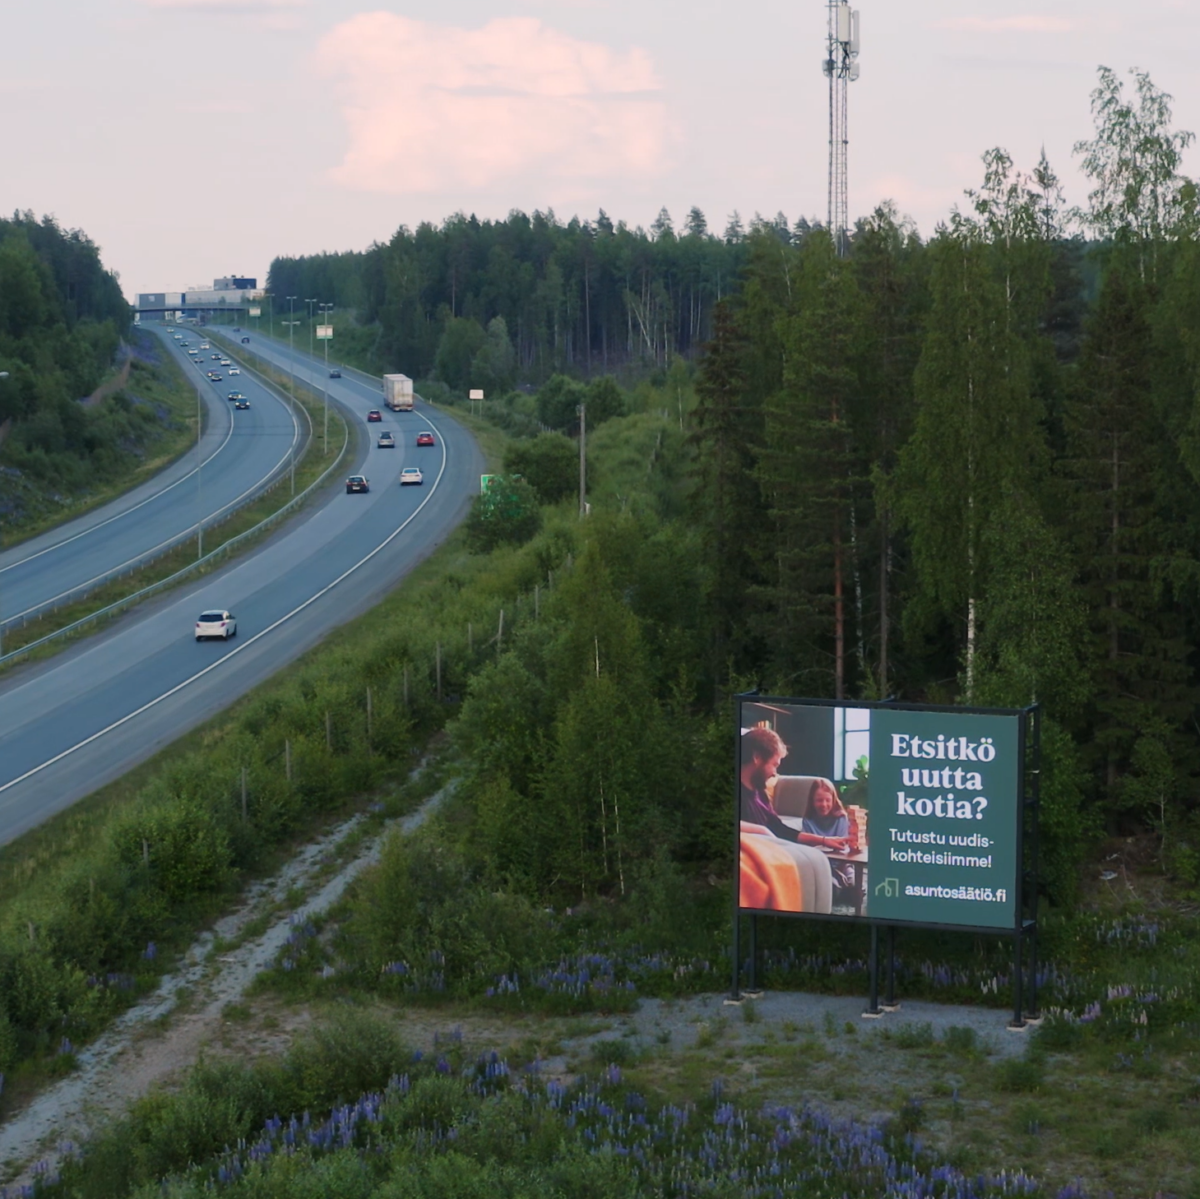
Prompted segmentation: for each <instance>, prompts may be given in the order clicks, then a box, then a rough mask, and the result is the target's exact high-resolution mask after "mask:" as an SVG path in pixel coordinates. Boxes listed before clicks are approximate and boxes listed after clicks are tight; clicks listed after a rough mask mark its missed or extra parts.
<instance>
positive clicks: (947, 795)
mask: <svg viewBox="0 0 1200 1199" xmlns="http://www.w3.org/2000/svg"><path fill="white" fill-rule="evenodd" d="M870 778H871V783H870V792H869V794H870V800H869V809H870V814H871V815H870V818H871V825H872V833H873V835H872V838H871V847H872V857H873V865H874V871H873V876H874V877H873V878H872V880H871V894H870V897H869V908H870V912H871V915H872V916H874V917H876V918H878V919H881V920H906V921H914V922H919V923H923V924H924V923H928V924H958V925H967V926H970V927H973V928H980V927H984V928H1012V927H1013V926H1014V925H1015V924H1016V919H1017V896H1018V889H1017V869H1018V866H1019V855H1018V852H1017V828H1018V814H1019V811H1020V806H1019V805H1020V796H1021V770H1020V717H1019V716H1017V715H1002V716H1000V715H991V714H989V715H976V714H967V713H959V712H911V711H909V712H904V711H889V710H887V709H876V710H875V711H873V712H872V713H871V776H870Z"/></svg>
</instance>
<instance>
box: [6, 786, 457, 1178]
mask: <svg viewBox="0 0 1200 1199" xmlns="http://www.w3.org/2000/svg"><path fill="white" fill-rule="evenodd" d="M452 789H453V785H450V786H447V787H444V788H443V789H442V790H441V791H439V792H437V794H435V795H433V796H432V797H431V798H429V799H428V800H426V801H425V803H424V804H422V806H421V807H420V808H419V809H418V810H417V811H416V812H413V813H412V814H411V815H409V816H406V817H404V818H402V819H400V820H398V821H396V822H394V823H395V824H396V825H398V826H399V827H400V828H401V829H402V830H403V831H404V832H411V831H412V830H413V829H415V828H417V827H418V826H419V825H420V824H422V823H423V822H424V820H425V819H426V817H428V816H429V815H430V813H432V812H433V811H434V810H435V809H436V808H437V807H438V806H439V805H440V804H441V802H442V801H443V800H444V799H445V798H446V796H447V795H448V794H449V793H450V791H451V790H452ZM362 819H363V817H362V816H354V817H352V818H351V819H349V820H347V821H345V822H343V823H342V824H340V825H338V826H337V827H336V828H334V829H333V830H332V831H330V832H329V833H327V834H326V835H325V836H324V837H321V838H320V839H319V840H317V841H314V842H313V843H311V844H310V845H307V846H305V847H304V849H303V850H302V851H301V852H300V853H298V854H297V855H296V856H295V857H294V858H293V859H292V860H291V861H289V862H288V863H287V865H286V866H284V867H283V868H282V869H281V870H280V871H279V873H278V874H276V875H275V876H274V877H273V878H271V879H268V880H265V881H261V882H256V883H253V884H252V885H251V886H250V887H249V888H248V889H247V891H246V895H245V899H244V901H243V903H242V904H241V906H240V907H239V908H238V909H237V910H236V911H235V912H232V913H230V914H229V915H228V916H225V917H223V918H222V919H221V920H219V921H218V922H217V923H216V924H215V925H214V926H213V928H212V929H211V930H208V931H205V932H203V933H201V934H200V935H199V936H198V937H197V938H196V940H195V942H194V943H193V945H192V946H191V948H190V949H189V950H188V952H187V954H186V955H185V957H184V960H183V962H182V964H181V965H180V968H179V969H178V970H176V971H175V972H174V973H172V974H168V975H164V976H163V978H162V980H161V981H160V983H159V986H158V988H157V989H156V990H155V992H154V993H153V994H152V995H148V996H147V997H146V998H145V999H143V1000H142V1001H141V1002H139V1003H138V1004H136V1005H135V1006H134V1007H132V1008H130V1009H129V1010H128V1011H126V1012H125V1013H123V1014H122V1015H121V1016H120V1017H119V1018H118V1019H117V1020H115V1021H114V1022H113V1024H112V1025H111V1026H110V1027H109V1028H108V1029H107V1030H106V1031H105V1032H104V1033H102V1034H101V1036H99V1037H98V1038H97V1039H96V1040H95V1041H94V1042H93V1043H92V1044H90V1045H88V1046H87V1047H86V1048H85V1049H82V1050H80V1052H79V1054H78V1057H77V1060H78V1063H79V1068H78V1069H77V1070H76V1071H75V1072H74V1073H73V1074H71V1075H69V1076H68V1077H66V1078H64V1079H62V1080H61V1081H59V1082H56V1083H55V1084H53V1085H52V1086H51V1087H49V1088H48V1089H47V1090H45V1091H43V1092H42V1093H41V1094H40V1095H39V1096H38V1097H37V1098H36V1099H34V1100H33V1102H32V1103H30V1104H29V1105H28V1106H27V1107H26V1108H25V1109H24V1110H22V1111H20V1112H18V1113H16V1114H15V1115H14V1116H13V1117H12V1118H11V1119H10V1120H8V1121H7V1122H6V1123H5V1124H3V1125H0V1180H4V1181H7V1182H9V1183H10V1184H11V1183H13V1182H16V1183H17V1184H20V1183H22V1182H29V1181H31V1179H32V1175H29V1174H27V1171H28V1170H29V1169H30V1167H31V1166H32V1165H33V1163H34V1162H35V1161H46V1162H48V1163H50V1164H51V1165H52V1164H53V1163H54V1161H55V1159H56V1158H57V1157H58V1156H59V1155H60V1152H61V1150H60V1148H59V1147H60V1146H65V1145H68V1144H71V1143H75V1144H77V1143H79V1142H80V1141H82V1140H85V1139H86V1137H87V1135H88V1133H89V1132H90V1131H91V1130H92V1129H93V1128H95V1127H96V1125H97V1124H98V1123H99V1122H100V1121H102V1120H103V1119H104V1118H105V1117H107V1116H110V1115H112V1114H114V1113H116V1112H118V1111H120V1110H121V1109H122V1108H123V1107H124V1106H125V1105H126V1104H128V1103H129V1102H130V1100H132V1099H134V1098H136V1097H137V1096H139V1095H141V1094H144V1093H145V1092H146V1091H147V1090H148V1089H149V1088H150V1087H151V1086H152V1085H153V1084H154V1083H156V1082H160V1081H162V1080H164V1079H166V1078H170V1077H171V1076H172V1075H174V1074H176V1073H177V1072H178V1071H179V1070H180V1069H181V1068H183V1067H185V1066H187V1065H189V1064H190V1063H191V1062H192V1061H194V1060H195V1058H196V1055H197V1053H198V1052H199V1050H200V1048H201V1046H202V1045H203V1044H204V1043H205V1042H206V1041H207V1040H209V1039H210V1038H211V1037H212V1036H213V1034H214V1033H215V1032H216V1031H217V1030H218V1029H219V1027H220V1025H221V1023H222V1019H223V1011H224V1009H225V1007H226V1005H228V1004H231V1003H236V1002H237V1001H238V1000H239V999H240V998H241V997H242V996H243V995H244V994H245V991H246V988H247V987H248V986H249V985H250V983H251V982H252V981H253V979H254V978H255V977H256V975H258V974H259V973H260V972H261V971H263V970H264V969H266V968H267V967H268V966H270V965H271V964H272V963H273V962H274V960H275V957H276V955H277V954H278V952H279V950H280V949H282V948H283V946H284V945H285V944H286V942H287V938H288V935H289V933H290V932H291V930H292V927H293V924H295V923H303V922H304V921H305V920H308V919H311V918H312V917H314V916H317V915H319V914H321V913H322V912H325V911H328V909H329V908H330V907H332V906H333V905H334V904H335V903H336V902H337V901H338V899H340V898H341V896H342V895H343V893H344V892H345V890H346V888H347V887H348V886H349V885H350V883H351V882H353V880H354V879H355V878H357V876H358V875H359V874H360V873H361V872H362V871H363V870H364V869H365V868H366V867H367V866H370V865H371V864H372V863H374V862H375V861H377V860H378V857H379V852H380V849H381V848H382V844H383V839H384V835H383V834H380V835H379V836H377V837H375V838H373V839H372V840H370V841H368V842H366V843H364V845H363V846H362V848H361V849H360V851H359V852H358V853H357V854H356V855H355V856H354V857H353V858H352V859H351V860H350V861H349V862H348V863H347V864H346V865H345V866H343V867H342V868H341V869H340V870H338V871H337V872H336V873H335V874H333V875H332V876H331V877H330V878H329V879H328V880H326V881H324V882H321V881H320V878H319V876H320V875H321V874H322V872H323V871H325V870H327V869H328V867H329V863H330V862H331V860H332V854H333V853H334V852H335V851H336V849H337V847H338V846H339V845H341V844H342V843H343V842H344V841H345V840H346V838H347V837H349V836H350V835H351V834H353V833H354V832H355V830H356V829H357V828H358V826H359V825H360V824H361V823H362ZM385 832H386V830H385ZM296 888H299V889H301V890H304V891H308V892H309V897H308V899H307V900H306V901H305V903H304V904H303V905H301V906H300V907H298V908H295V909H293V911H292V912H291V913H290V914H289V915H286V916H280V917H278V918H277V919H275V920H274V921H273V922H272V923H271V924H270V925H269V926H268V928H267V930H266V932H264V933H263V934H262V935H261V936H258V937H249V938H247V939H246V940H245V941H244V943H242V944H241V945H238V946H237V948H235V949H231V950H229V951H228V952H227V953H222V954H221V955H220V956H219V957H214V955H213V946H214V944H215V943H216V941H217V939H218V938H220V939H221V941H222V942H231V941H232V942H236V941H237V940H238V939H239V938H240V937H242V936H243V935H244V933H245V930H246V928H247V927H248V926H249V925H250V924H251V923H252V922H253V921H255V920H256V919H259V918H261V916H262V914H263V912H264V911H268V910H270V909H271V908H273V907H275V906H276V905H279V904H282V903H283V902H284V899H285V897H286V896H287V895H288V894H289V892H293V891H294V890H295V889H296ZM181 1006H183V1007H185V1010H183V1011H181V1012H177V1010H176V1009H178V1008H180V1007H181ZM173 1014H174V1018H173V1019H172V1020H171V1023H170V1024H169V1026H168V1027H167V1028H166V1029H165V1030H164V1031H162V1032H160V1033H157V1034H155V1032H154V1030H153V1028H152V1026H153V1024H154V1023H155V1022H156V1021H161V1020H163V1019H165V1018H166V1017H169V1016H172V1015H173Z"/></svg>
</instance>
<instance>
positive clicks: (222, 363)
mask: <svg viewBox="0 0 1200 1199" xmlns="http://www.w3.org/2000/svg"><path fill="white" fill-rule="evenodd" d="M221 365H222V366H228V365H229V359H228V358H222V359H221Z"/></svg>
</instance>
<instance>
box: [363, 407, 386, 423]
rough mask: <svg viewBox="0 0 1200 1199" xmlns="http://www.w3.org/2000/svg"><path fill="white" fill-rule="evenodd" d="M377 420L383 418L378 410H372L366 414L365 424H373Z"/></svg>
mask: <svg viewBox="0 0 1200 1199" xmlns="http://www.w3.org/2000/svg"><path fill="white" fill-rule="evenodd" d="M377 420H383V417H382V416H381V415H380V413H379V409H378V408H372V409H371V411H370V412H368V413H367V423H368V424H374V423H375V421H377Z"/></svg>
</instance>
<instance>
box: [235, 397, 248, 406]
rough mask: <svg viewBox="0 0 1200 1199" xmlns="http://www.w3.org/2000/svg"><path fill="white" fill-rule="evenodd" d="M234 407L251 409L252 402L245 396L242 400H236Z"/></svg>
mask: <svg viewBox="0 0 1200 1199" xmlns="http://www.w3.org/2000/svg"><path fill="white" fill-rule="evenodd" d="M233 406H234V407H235V408H249V407H250V401H249V400H248V399H246V397H245V396H243V397H242V398H241V399H240V400H235V401H234V405H233Z"/></svg>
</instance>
